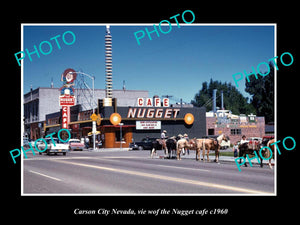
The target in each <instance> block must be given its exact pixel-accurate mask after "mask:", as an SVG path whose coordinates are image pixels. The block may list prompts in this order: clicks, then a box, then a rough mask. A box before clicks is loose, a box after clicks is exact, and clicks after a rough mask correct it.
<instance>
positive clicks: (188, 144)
mask: <svg viewBox="0 0 300 225" xmlns="http://www.w3.org/2000/svg"><path fill="white" fill-rule="evenodd" d="M195 143H196V138H194V139H191V140H189V141H187V140H186V139H185V138H183V139H180V140H178V141H177V143H176V153H177V160H181V157H180V153H181V151H182V149H184V148H188V149H195V147H196V144H195Z"/></svg>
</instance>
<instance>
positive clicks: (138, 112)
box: [127, 98, 180, 118]
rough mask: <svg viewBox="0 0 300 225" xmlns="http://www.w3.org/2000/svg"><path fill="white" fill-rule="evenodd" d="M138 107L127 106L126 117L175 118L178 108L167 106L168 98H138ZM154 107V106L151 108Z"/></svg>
mask: <svg viewBox="0 0 300 225" xmlns="http://www.w3.org/2000/svg"><path fill="white" fill-rule="evenodd" d="M137 105H138V108H129V109H128V113H127V118H177V115H178V113H179V112H180V109H179V108H167V107H169V106H170V104H169V99H168V98H164V99H162V101H161V99H160V98H154V99H152V98H138V99H137ZM153 107H155V108H153Z"/></svg>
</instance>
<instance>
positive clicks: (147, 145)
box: [129, 138, 157, 150]
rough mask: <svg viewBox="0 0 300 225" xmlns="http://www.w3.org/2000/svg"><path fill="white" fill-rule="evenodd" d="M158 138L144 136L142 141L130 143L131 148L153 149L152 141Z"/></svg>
mask: <svg viewBox="0 0 300 225" xmlns="http://www.w3.org/2000/svg"><path fill="white" fill-rule="evenodd" d="M156 139H157V138H143V139H142V140H141V141H140V142H132V143H130V144H129V148H132V150H150V149H152V142H153V141H155V140H156Z"/></svg>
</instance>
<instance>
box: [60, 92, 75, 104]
mask: <svg viewBox="0 0 300 225" xmlns="http://www.w3.org/2000/svg"><path fill="white" fill-rule="evenodd" d="M75 103H76V102H75V96H74V95H67V94H65V95H61V96H59V105H60V106H73V105H75Z"/></svg>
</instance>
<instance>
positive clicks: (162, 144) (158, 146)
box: [150, 139, 168, 158]
mask: <svg viewBox="0 0 300 225" xmlns="http://www.w3.org/2000/svg"><path fill="white" fill-rule="evenodd" d="M151 149H152V150H151V151H150V156H151V158H153V155H154V154H155V155H156V154H157V153H156V150H162V149H164V150H165V155H167V153H168V148H167V144H166V140H163V139H156V140H155V141H153V142H152V148H151Z"/></svg>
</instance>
